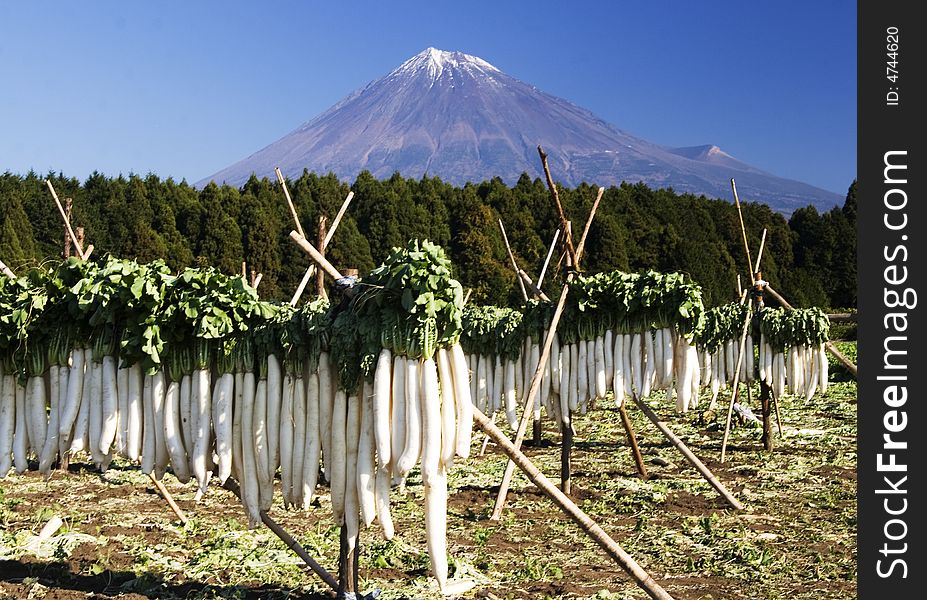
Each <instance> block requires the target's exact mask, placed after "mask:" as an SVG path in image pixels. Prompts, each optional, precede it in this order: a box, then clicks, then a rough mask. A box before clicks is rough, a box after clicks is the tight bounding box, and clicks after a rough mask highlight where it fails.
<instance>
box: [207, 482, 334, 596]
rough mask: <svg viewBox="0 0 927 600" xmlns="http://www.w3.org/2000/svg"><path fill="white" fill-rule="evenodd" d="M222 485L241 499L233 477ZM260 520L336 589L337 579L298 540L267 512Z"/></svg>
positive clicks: (263, 513) (329, 585) (239, 490)
mask: <svg viewBox="0 0 927 600" xmlns="http://www.w3.org/2000/svg"><path fill="white" fill-rule="evenodd" d="M222 487H224V488H225V489H227V490H228V491H230V492H232V493H233V494H235V495H236V496H238V498H239V499H241V489H240V488H239V487H238V484H237V483H235V481H234V480H233V479H231V478H229V479H226V480H225V483H224V484H222ZM261 521H262V522H263V523H264V525H266V526H267V527H268V529H270V530H271V531H273V532H274V534H275V535H276V536H277V537H278V538H280V539H281V540H282V541H283V543H284V544H286V546H287V548H289V549H290V550H292V551H293V552H295V553H296V555H297V556H299V557H300V558H301V559H302V560H303V562H304V563H306V565H307V566H308V567H309V568H310V569H312V571H313V572H314V573H315V574H316V575H318V576H319V578H321V579H322V581H324V582H325V583H326V584H328V587H330V588H331V589H332V591H334V592H337V591H338V581H337V580H335V578H334V577H332V575H331V573H329V572H328V571H326V570H325V569H324V568H323V567H322V565H320V564H319V563H318V562H316V561H315V559H314V558H312V556H310V555H309V553H308V552H306V549H305V548H303V547H302V546H301V545H300V544H299V542H297V541H296V540H295V539H293V536H291V535H290V534H288V533H287V532H286V531H285V530H284V529H283V528H282V527H280V525H278V524H277V522H276V521H274V520H273V519H271V518H270V516H268V514H267V513H266V512H265V511H263V510H262V511H261Z"/></svg>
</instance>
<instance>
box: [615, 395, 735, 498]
mask: <svg viewBox="0 0 927 600" xmlns="http://www.w3.org/2000/svg"><path fill="white" fill-rule="evenodd" d="M631 398H632V399H633V400H634V403H635V404H637V406H638V408H640V409H641V410H642V411H643V412H644V414H645V415H647V418H648V419H650V421H651V422H652V423H653V424H654V425H656V427H657V429H659V430H660V432H661V433H662V434H663V435H664V436H666V439H668V440H669V441H670V443H672V444H673V445H674V446H676V449H677V450H679V451H680V452H682V455H683V456H684V457H686V460H688V461H689V463H691V464H692V466H693V467H695V468H696V469H697V470H698V472H699V473H700V474H701V475H702V477H704V478H705V481H707V482H708V483H709V484H711V487H713V488H715V489H716V490H717V491H718V493H719V494H721V496H722V497H723V498H724V499H725V500H726V501H727V503H728V504H730V505H731V507H733V508H735V509H737V510H743V507H744V505H743V504H741V503H740V502H739V501H738V500H737V498H735V497H734V496H733V494H731V492H729V491H728V489H727V488H726V487H724V484H723V483H721V482H720V481H719V480H718V478H717V477H715V475H714V473H712V472H711V470H709V469H708V467H706V466H705V464H704V463H703V462H702V461H700V460H699V459H698V457H697V456H695V454H693V453H692V451H691V450H689V448H688V447H687V446H686V445H685V443H683V441H682V440H681V439H679V437H677V436H676V434H675V433H673V432H672V431H670V428H669V427H667V426H666V423H664V422H663V421H661V420H660V418H659V417H658V416H657V415H656V413H655V412H653V410H651V408H650V407H649V406H647V405H646V404H644V402H643V401H642V400H641V399H640V398H638V397H637V395H636V394H632V395H631Z"/></svg>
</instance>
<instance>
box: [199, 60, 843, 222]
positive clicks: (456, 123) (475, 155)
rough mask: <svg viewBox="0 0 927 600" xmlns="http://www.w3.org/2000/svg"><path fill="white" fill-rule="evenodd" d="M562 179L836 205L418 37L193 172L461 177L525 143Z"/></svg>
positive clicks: (514, 161) (515, 167)
mask: <svg viewBox="0 0 927 600" xmlns="http://www.w3.org/2000/svg"><path fill="white" fill-rule="evenodd" d="M538 145H540V146H542V147H543V148H544V150H545V151H546V152H547V154H548V155H549V163H550V168H551V171H552V173H553V175H554V178H555V179H556V180H557V181H560V182H562V183H563V184H565V185H568V186H574V185H576V184H578V183H580V182H582V181H586V182H588V183H590V184H594V185H604V186H608V185H612V184H619V183H621V182H622V181H628V182H631V183H636V182H638V181H643V182H644V183H646V184H647V185H649V186H651V187H654V188H662V187H672V188H673V189H674V190H676V191H677V192H691V193H695V194H705V195H707V196H711V197H717V198H724V199H731V188H730V180H731V179H732V178H733V179H735V180H736V182H737V191H738V195H739V196H740V198H741V200H743V201H757V202H763V203H766V204H769V205H770V206H771V207H772V208H773V209H774V210H778V211H781V212H783V213H786V214H788V213H791V212H792V211H793V210H794V209H796V208H799V207H802V206H807V205H808V204H814V205H815V206H817V207H818V208H819V209H822V210H828V209H830V208H832V207H833V206H835V205H841V204H842V203H843V198H842V197H841V196H839V195H838V194H834V193H832V192H829V191H826V190H822V189H820V188H816V187H814V186H811V185H808V184H804V183H801V182H798V181H793V180H789V179H784V178H781V177H776V176H775V175H772V174H769V173H766V172H764V171H762V170H760V169H757V168H755V167H751V166H750V165H747V164H745V163H742V162H740V161H738V160H737V159H735V158H734V157H732V156H730V155H728V154H726V153H725V152H723V151H722V150H721V149H720V148H718V147H717V146H713V145H704V146H693V147H686V148H668V147H665V146H660V145H657V144H653V143H651V142H648V141H646V140H642V139H640V138H638V137H634V136H632V135H630V134H628V133H626V132H624V131H622V130H620V129H618V128H617V127H615V126H614V125H611V124H609V123H606V122H605V121H603V120H602V119H600V118H598V117H596V116H595V115H594V114H592V113H591V112H589V111H588V110H585V109H583V108H581V107H579V106H576V105H575V104H572V103H571V102H568V101H566V100H563V99H561V98H557V97H555V96H552V95H550V94H547V93H544V92H542V91H541V90H539V89H537V88H536V87H534V86H532V85H530V84H527V83H525V82H523V81H519V80H518V79H515V78H514V77H511V76H509V75H507V74H505V73H503V72H502V71H500V70H499V69H497V68H496V67H494V66H493V65H491V64H490V63H488V62H486V61H485V60H483V59H481V58H478V57H475V56H471V55H468V54H464V53H462V52H446V51H442V50H437V49H435V48H428V49H426V50H424V51H423V52H421V53H420V54H417V55H416V56H413V57H412V58H410V59H409V60H407V61H406V62H404V63H403V64H401V65H400V66H399V67H397V68H396V69H394V70H393V71H392V72H390V73H388V74H387V75H386V76H385V77H382V78H381V79H378V80H376V81H373V82H371V83H369V84H368V85H367V86H365V87H363V88H361V89H359V90H357V91H355V92H354V93H352V94H351V95H349V96H348V97H346V98H344V99H343V100H341V101H340V102H338V103H337V104H336V105H334V106H332V107H331V108H330V109H328V110H327V111H325V112H324V113H322V114H321V115H319V116H317V117H315V118H314V119H312V120H311V121H308V122H307V123H305V124H303V125H301V126H300V127H298V128H297V129H296V130H294V131H293V132H291V133H289V134H287V135H286V136H284V137H283V138H281V139H279V140H277V141H276V142H273V143H272V144H270V145H269V146H267V147H266V148H264V149H262V150H259V151H258V152H255V153H254V154H252V155H251V156H248V157H247V158H244V159H243V160H241V161H239V162H237V163H235V164H233V165H231V166H229V167H227V168H225V169H223V170H221V171H219V172H218V173H215V174H214V175H211V176H210V177H207V178H205V179H204V180H202V181H201V182H199V183H198V184H197V185H204V184H205V183H207V182H209V181H210V180H215V181H217V182H220V183H221V182H226V183H229V184H231V185H241V184H242V183H244V182H245V181H246V180H247V179H248V177H250V175H251V174H252V173H255V174H257V175H258V176H259V177H265V176H266V177H273V171H274V167H280V169H281V170H282V171H283V172H284V173H285V174H286V175H289V176H298V175H299V174H301V173H302V171H303V169H308V170H309V171H314V172H316V173H320V174H321V173H328V172H329V171H331V172H334V173H335V174H337V175H338V176H339V177H341V178H343V179H349V180H350V179H353V178H354V177H355V176H356V175H357V174H358V173H359V172H360V171H362V170H365V169H366V170H368V171H370V172H371V173H372V174H373V175H374V176H376V177H380V178H384V177H389V176H390V175H392V174H393V173H394V172H396V171H399V172H400V173H401V174H402V175H403V176H406V177H415V178H418V177H421V176H423V175H428V176H438V177H440V178H441V179H443V180H445V181H448V182H451V183H455V184H463V183H465V182H467V181H473V182H480V181H484V180H486V179H490V178H492V177H495V176H499V177H501V178H502V179H503V180H504V181H506V182H507V183H510V184H511V183H514V182H515V181H516V180H517V179H518V177H519V176H520V175H521V174H522V173H523V172H527V173H528V174H529V175H530V176H531V177H541V176H542V172H541V165H540V160H539V158H538V153H537V147H538Z"/></svg>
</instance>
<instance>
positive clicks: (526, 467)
mask: <svg viewBox="0 0 927 600" xmlns="http://www.w3.org/2000/svg"><path fill="white" fill-rule="evenodd" d="M473 420H474V422H475V423H476V424H477V425H479V426H480V428H481V429H482V430H483V431H485V432H486V434H487V435H489V436H490V437H491V438H492V439H493V441H495V442H496V444H498V445H499V448H501V449H502V451H503V452H504V453H505V454H506V455H507V456H508V457H509V458H510V459H511V460H512V461H513V462H514V463H515V464H516V465H518V468H520V469H521V470H522V471H523V472H524V473H525V475H527V476H528V479H530V480H531V482H532V483H534V484H535V485H536V486H537V487H538V488H539V489H540V490H541V491H542V492H543V493H544V494H545V495H547V496H548V497H549V498H550V499H551V500H553V502H554V503H555V504H556V505H557V506H558V507H559V508H560V510H562V511H563V512H564V513H566V515H567V516H568V517H569V518H570V519H572V520H573V522H575V523H576V524H577V525H579V527H580V529H582V530H583V531H584V532H585V533H586V534H587V535H588V536H589V537H590V538H592V540H593V541H594V542H595V543H596V544H598V545H599V547H601V548H602V549H603V550H605V553H606V554H608V555H609V557H611V558H612V559H613V560H614V561H615V562H616V563H617V564H618V566H620V567H621V568H622V569H624V571H625V572H626V573H627V574H628V575H630V576H631V578H632V579H633V580H634V582H635V583H636V584H637V585H638V586H639V587H640V588H641V589H642V590H644V591H645V592H646V593H647V595H648V596H650V597H651V598H653V599H654V600H672V596H670V595H669V594H668V593H667V592H666V590H664V589H663V588H662V587H661V586H660V584H658V583H657V582H656V581H654V579H653V577H651V576H650V575H649V574H648V573H647V572H646V571H645V570H644V569H643V568H642V567H641V566H640V565H639V564H637V562H636V561H635V560H634V559H633V558H632V557H631V555H630V554H628V553H627V552H626V551H625V550H624V549H623V548H622V547H621V546H620V545H619V544H618V542H616V541H615V540H613V539H612V538H611V537H610V536H609V535H608V534H607V533H605V531H604V530H603V529H602V528H601V527H600V526H599V525H598V524H597V523H596V522H595V521H593V520H592V519H591V518H590V517H589V515H587V514H586V513H584V512H583V511H582V509H580V508H579V507H578V506H577V505H576V504H575V503H574V502H573V501H572V500H570V499H569V498H568V497H567V496H566V495H565V494H564V493H563V492H561V491H560V490H558V489H557V487H556V486H555V485H554V484H553V483H551V482H550V480H549V479H547V477H545V476H544V474H543V473H541V471H540V470H538V468H537V467H536V466H535V465H534V463H532V462H531V460H530V459H529V458H528V457H527V456H525V455H524V454H523V453H522V452H521V451H520V450H518V449H517V448H516V447H515V446H514V445H513V444H512V442H511V441H509V439H508V438H507V437H506V436H505V434H504V433H502V432H501V431H500V430H499V428H498V427H496V426H495V425H493V423H492V421H490V420H489V418H488V417H487V416H486V415H484V414H483V413H482V412H481V411H480V410H478V409H476V408H474V409H473Z"/></svg>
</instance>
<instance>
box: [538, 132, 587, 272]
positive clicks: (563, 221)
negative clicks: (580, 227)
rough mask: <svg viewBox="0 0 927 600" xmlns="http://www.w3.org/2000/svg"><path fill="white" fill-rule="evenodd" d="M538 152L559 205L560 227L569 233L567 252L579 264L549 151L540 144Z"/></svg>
mask: <svg viewBox="0 0 927 600" xmlns="http://www.w3.org/2000/svg"><path fill="white" fill-rule="evenodd" d="M538 154H539V155H540V156H541V166H542V167H543V168H544V177H545V179H547V187H548V189H550V193H551V195H552V196H553V197H554V204H555V205H556V206H557V214H558V215H559V216H560V227H562V228H563V230H564V231H566V232H567V234H568V235H565V236H564V243H565V244H566V253H567V255H568V256H569V257H570V260H571V261H572V262H571V263H570V264H572V265H577V264H578V263H577V261H576V259H577V257H576V250H575V248H574V247H573V236H571V235H569V231H568V222H567V218H566V214H565V213H564V212H563V205H562V204H561V203H560V194H559V193H558V192H557V186H556V184H554V180H553V178H552V177H551V176H550V167H549V166H548V165H547V153H546V152H544V150H543V149H542V148H541V147H540V146H538Z"/></svg>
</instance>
